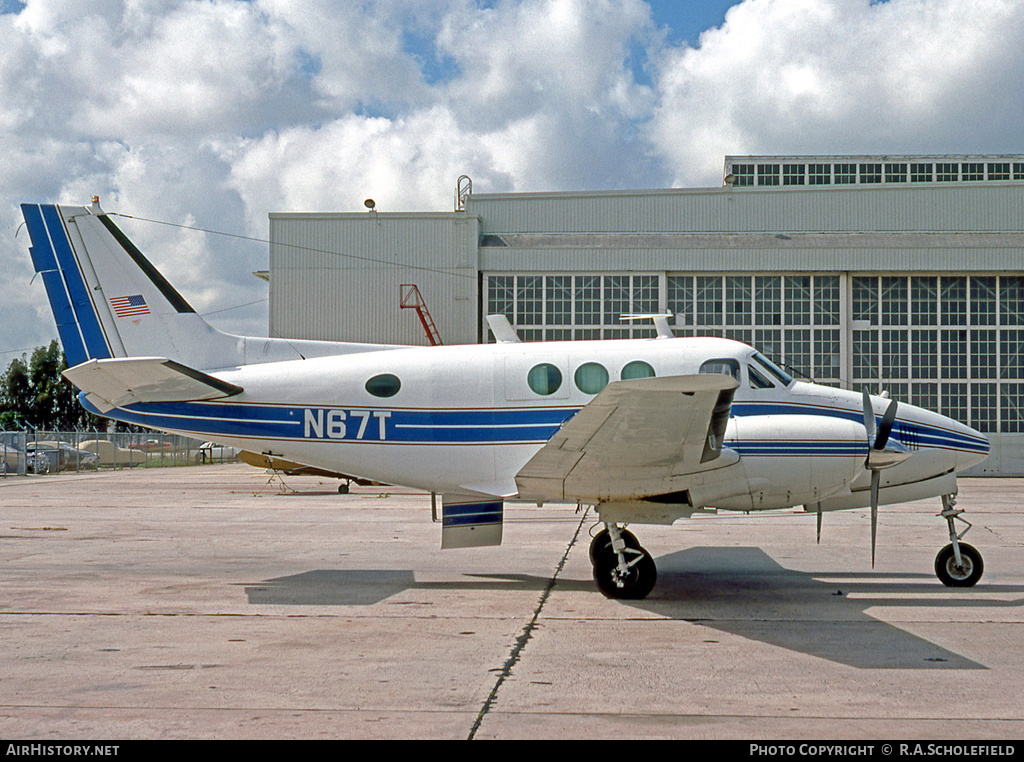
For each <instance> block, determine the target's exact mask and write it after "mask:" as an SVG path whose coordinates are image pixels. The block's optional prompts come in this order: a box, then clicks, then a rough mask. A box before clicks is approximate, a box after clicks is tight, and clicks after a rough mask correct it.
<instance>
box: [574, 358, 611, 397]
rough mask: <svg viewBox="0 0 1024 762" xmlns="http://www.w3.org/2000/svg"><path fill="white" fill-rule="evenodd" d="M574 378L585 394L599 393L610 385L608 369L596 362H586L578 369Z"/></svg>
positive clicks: (577, 386) (578, 387)
mask: <svg viewBox="0 0 1024 762" xmlns="http://www.w3.org/2000/svg"><path fill="white" fill-rule="evenodd" d="M573 380H574V381H575V382H576V388H577V389H579V390H580V391H581V392H583V393H584V394H597V393H598V392H599V391H601V390H602V389H604V388H605V387H606V386H607V385H608V369H607V368H605V367H604V366H603V365H600V364H599V363H596V362H588V363H584V364H583V365H581V366H580V367H578V368H577V369H576V373H575V374H574V375H573Z"/></svg>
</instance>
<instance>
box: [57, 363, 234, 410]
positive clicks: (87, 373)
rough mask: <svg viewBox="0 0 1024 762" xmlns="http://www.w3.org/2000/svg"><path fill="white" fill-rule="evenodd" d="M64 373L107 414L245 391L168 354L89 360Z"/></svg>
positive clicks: (216, 397)
mask: <svg viewBox="0 0 1024 762" xmlns="http://www.w3.org/2000/svg"><path fill="white" fill-rule="evenodd" d="M63 375H64V377H65V378H66V379H67V380H68V381H70V382H71V383H73V384H74V385H75V386H77V387H78V388H79V389H81V390H82V391H83V392H85V394H86V396H87V397H88V399H89V401H90V402H91V403H93V404H94V405H96V406H97V407H98V408H99V409H100V411H101V412H104V413H105V412H107V411H108V410H111V409H113V408H115V407H123V406H125V405H131V404H134V403H136V402H185V401H195V400H211V399H220V398H222V397H231V396H234V395H236V394H239V393H241V392H242V387H240V386H236V385H235V384H230V383H228V382H227V381H223V380H221V379H219V378H217V377H216V376H211V375H209V374H208V373H203V372H202V371H199V370H196V369H195V368H190V367H188V366H187V365H182V364H181V363H177V362H174V360H168V359H167V358H165V357H118V358H111V359H105V360H87V361H86V362H83V363H81V364H80V365H76V366H75V367H73V368H68V369H67V370H65V371H64V373H63Z"/></svg>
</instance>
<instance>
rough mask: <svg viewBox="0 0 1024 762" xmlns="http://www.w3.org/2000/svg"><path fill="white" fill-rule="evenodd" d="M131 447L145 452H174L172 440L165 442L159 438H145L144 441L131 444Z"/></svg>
mask: <svg viewBox="0 0 1024 762" xmlns="http://www.w3.org/2000/svg"><path fill="white" fill-rule="evenodd" d="M132 447H133V448H134V449H136V450H142V451H143V452H147V453H160V452H167V453H170V452H174V443H173V442H167V441H165V440H160V439H147V440H146V441H145V442H140V443H139V444H134V445H132Z"/></svg>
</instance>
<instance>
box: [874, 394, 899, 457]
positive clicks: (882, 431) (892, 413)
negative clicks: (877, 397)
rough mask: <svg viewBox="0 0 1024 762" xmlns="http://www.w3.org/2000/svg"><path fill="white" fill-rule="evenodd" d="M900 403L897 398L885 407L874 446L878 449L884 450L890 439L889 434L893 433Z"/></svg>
mask: <svg viewBox="0 0 1024 762" xmlns="http://www.w3.org/2000/svg"><path fill="white" fill-rule="evenodd" d="M898 407H899V404H898V403H897V402H896V400H893V401H892V402H890V403H889V407H887V408H886V409H885V415H883V416H882V422H881V423H880V424H879V426H878V436H877V437H875V444H874V445H873V447H874V448H875V449H876V450H884V449H885V445H886V443H887V442H888V441H889V435H890V434H891V433H892V425H893V423H894V422H895V421H896V409H897V408H898Z"/></svg>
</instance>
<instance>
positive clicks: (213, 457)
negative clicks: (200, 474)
mask: <svg viewBox="0 0 1024 762" xmlns="http://www.w3.org/2000/svg"><path fill="white" fill-rule="evenodd" d="M237 457H238V448H237V447H225V446H224V445H219V444H217V443H216V442H203V443H202V444H201V445H199V447H198V449H197V451H196V455H195V459H196V463H220V462H221V461H225V460H234V459H235V458H237Z"/></svg>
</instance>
